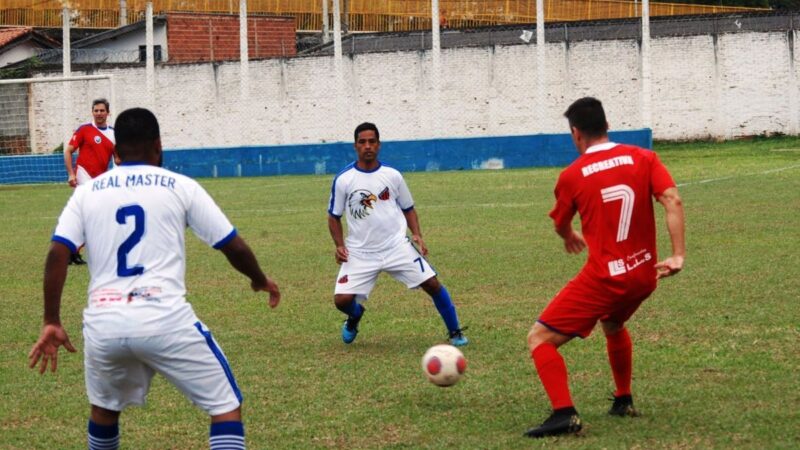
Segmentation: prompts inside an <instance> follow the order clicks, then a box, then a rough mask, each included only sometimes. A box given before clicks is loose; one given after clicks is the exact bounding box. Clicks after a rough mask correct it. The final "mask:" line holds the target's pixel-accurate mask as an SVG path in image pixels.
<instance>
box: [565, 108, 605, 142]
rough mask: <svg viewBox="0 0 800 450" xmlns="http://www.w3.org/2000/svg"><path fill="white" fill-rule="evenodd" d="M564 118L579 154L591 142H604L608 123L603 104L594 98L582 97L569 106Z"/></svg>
mask: <svg viewBox="0 0 800 450" xmlns="http://www.w3.org/2000/svg"><path fill="white" fill-rule="evenodd" d="M564 117H566V118H567V121H568V122H569V128H570V132H571V133H572V140H573V142H575V146H576V147H577V148H578V151H579V152H580V153H583V152H584V151H586V148H588V147H589V146H590V145H591V144H592V143H593V142H595V141H598V140H604V139H605V138H606V136H607V134H608V122H607V121H606V113H605V111H604V110H603V104H602V103H600V100H598V99H596V98H594V97H583V98H581V99H578V100H575V102H574V103H572V104H571V105H569V108H567V111H566V112H565V113H564Z"/></svg>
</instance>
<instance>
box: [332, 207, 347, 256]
mask: <svg viewBox="0 0 800 450" xmlns="http://www.w3.org/2000/svg"><path fill="white" fill-rule="evenodd" d="M328 231H330V233H331V238H332V239H333V245H335V246H336V251H335V252H334V258H335V259H336V264H341V263H343V262H347V257H348V256H349V254H348V251H347V247H345V246H344V230H343V229H342V218H341V217H334V216H331V215H330V214H329V215H328Z"/></svg>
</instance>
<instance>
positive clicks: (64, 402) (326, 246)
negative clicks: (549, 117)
mask: <svg viewBox="0 0 800 450" xmlns="http://www.w3.org/2000/svg"><path fill="white" fill-rule="evenodd" d="M656 149H657V150H658V151H659V154H660V156H661V158H662V160H663V161H664V162H665V163H666V164H667V166H668V167H669V168H670V170H671V171H672V173H673V175H674V177H675V179H676V181H677V182H678V183H679V184H681V185H682V186H681V187H680V191H681V194H682V196H683V198H684V202H685V206H686V213H687V239H688V259H687V263H686V269H685V271H684V272H683V273H681V274H680V275H679V276H677V277H675V278H672V279H668V280H666V281H664V282H663V283H662V284H661V286H660V287H659V289H658V290H657V291H656V293H655V294H654V295H653V296H652V297H651V299H650V300H648V301H647V302H645V304H644V305H643V306H642V308H641V309H640V310H639V312H638V313H637V314H636V315H635V316H634V318H633V320H632V321H631V322H630V324H629V326H630V329H631V334H632V336H633V339H634V346H635V347H634V358H635V370H634V391H635V395H636V402H637V406H638V407H639V409H640V410H641V411H642V412H643V414H644V416H643V417H642V418H639V419H633V420H620V419H618V418H612V417H609V416H607V415H606V413H605V412H606V410H607V408H608V407H609V405H610V402H609V401H608V400H607V397H608V396H609V394H610V392H611V391H612V390H613V383H612V380H611V375H610V371H609V369H608V363H607V360H606V355H605V342H604V339H603V338H602V336H601V333H599V332H596V333H595V334H593V335H592V336H591V337H590V338H589V339H586V340H585V341H576V342H573V343H570V344H569V345H567V346H565V347H564V348H563V354H564V357H565V358H566V361H567V364H568V367H569V369H570V374H571V379H570V380H571V387H572V392H573V396H574V399H575V401H576V404H577V407H578V408H579V410H580V411H581V414H582V416H583V418H584V422H585V423H586V424H587V426H586V432H585V433H584V434H583V436H580V437H567V438H549V439H544V440H539V441H529V440H526V439H524V438H522V437H521V433H522V431H524V430H525V429H526V428H527V427H529V426H531V425H534V424H537V423H538V422H539V421H541V420H542V419H544V417H545V416H546V414H547V410H548V408H549V405H548V402H547V400H546V397H545V395H544V393H543V391H542V388H541V386H540V384H539V381H538V378H537V377H536V374H535V372H534V369H533V366H532V364H531V362H530V359H529V357H528V351H527V348H526V343H525V336H526V334H527V331H528V328H529V327H530V325H531V324H532V323H533V322H534V320H535V319H536V317H537V315H538V313H539V312H540V311H541V309H542V308H543V307H544V305H545V304H546V303H547V301H548V300H549V299H550V298H551V297H552V296H553V295H554V294H555V293H556V292H557V291H558V289H559V288H560V287H561V286H562V285H563V284H564V283H565V282H566V281H567V280H568V279H569V278H570V277H572V276H573V275H574V274H575V273H576V272H577V271H578V269H579V268H580V266H581V265H582V263H583V260H584V258H585V255H582V256H580V257H575V256H570V255H567V254H566V253H564V252H563V249H562V245H561V242H560V240H559V239H558V238H557V236H556V235H555V234H554V233H553V231H552V225H551V223H550V220H549V219H548V217H547V212H548V211H549V209H550V207H551V206H552V202H553V195H552V188H553V185H554V183H555V179H556V176H557V174H558V171H559V169H525V170H504V171H465V172H446V173H408V174H406V178H407V181H408V183H409V185H410V187H411V190H412V193H413V194H414V195H415V200H416V204H417V208H418V212H419V214H420V218H421V222H422V227H423V231H424V232H425V237H426V242H427V244H428V246H429V248H430V250H431V254H430V259H431V261H432V263H433V264H434V266H435V267H436V268H437V270H438V271H439V273H440V279H441V280H442V281H443V282H444V283H445V284H446V285H447V286H448V289H449V290H450V292H451V293H452V295H453V297H454V299H455V301H456V303H457V305H458V307H459V314H460V317H461V320H462V323H463V324H465V325H468V326H469V331H468V336H469V337H470V339H471V340H472V343H471V344H470V346H469V347H467V348H466V349H465V354H466V356H467V358H468V360H469V367H468V372H467V376H466V377H465V379H464V380H462V382H461V383H459V384H458V385H456V386H455V387H452V388H448V389H442V388H437V387H435V386H433V385H432V384H430V383H428V382H427V381H426V380H425V379H424V377H423V375H422V373H421V370H420V367H419V364H420V358H421V356H422V354H423V353H424V351H425V350H426V349H427V348H428V347H429V346H431V345H433V344H435V343H440V342H442V341H444V337H445V336H444V327H443V325H442V324H441V321H440V319H439V317H438V315H437V314H436V311H435V309H434V308H433V306H432V305H431V302H430V300H429V299H427V297H426V296H425V295H424V294H423V293H422V292H416V291H407V290H405V289H404V288H403V287H402V286H401V285H400V284H399V283H396V282H394V281H393V280H391V279H390V278H388V277H383V278H382V279H381V281H380V282H379V284H378V287H377V288H376V290H375V291H374V293H373V295H372V297H371V299H370V301H369V312H368V313H367V315H366V316H365V319H364V321H363V322H362V325H361V334H360V335H359V337H358V340H357V341H356V342H355V343H354V344H353V345H350V346H345V345H343V344H342V343H341V340H340V338H339V326H340V324H341V320H342V316H341V314H340V313H339V312H338V311H336V310H335V308H334V307H333V304H332V291H333V286H334V281H335V280H334V278H335V276H336V273H337V266H336V265H335V263H334V261H333V245H332V243H331V240H330V237H329V236H328V232H327V226H326V212H325V211H326V207H327V200H328V195H329V192H330V182H331V178H332V177H331V176H293V177H274V178H244V179H204V180H200V181H201V183H202V184H203V185H204V186H205V187H206V188H207V189H208V190H209V192H210V193H211V194H212V195H213V196H214V198H215V199H216V200H217V201H218V203H220V205H221V206H222V207H223V209H224V210H225V211H226V213H227V214H228V215H229V217H230V218H231V220H232V222H234V224H235V225H236V226H237V227H238V228H239V230H240V232H241V234H242V236H244V237H245V239H246V240H247V241H248V242H249V243H250V245H251V246H252V247H253V249H254V250H255V251H256V254H257V255H258V257H259V259H260V261H261V262H262V263H263V265H264V267H265V269H266V271H267V272H268V273H269V274H270V275H271V276H273V277H274V278H275V279H276V280H277V282H278V283H279V285H280V287H281V289H282V292H283V301H282V303H281V305H280V306H279V307H278V309H276V310H269V308H268V307H267V306H266V302H265V298H264V296H259V295H256V294H253V293H251V292H250V291H249V289H248V284H247V282H246V280H245V279H244V278H243V277H242V276H240V275H239V274H237V273H236V272H235V271H234V270H233V269H231V268H230V267H228V265H227V263H226V261H225V258H224V257H223V256H222V255H221V254H219V253H218V252H216V251H214V250H212V249H209V248H207V247H205V246H204V245H203V244H202V243H201V242H200V241H199V240H198V239H196V238H190V239H187V252H188V260H189V261H188V270H187V284H188V288H189V293H190V294H189V300H190V301H191V303H192V304H193V306H194V308H195V310H196V312H197V314H198V315H199V317H200V318H201V319H202V320H203V321H204V322H206V323H207V324H208V325H209V327H210V328H211V329H212V330H213V331H214V333H215V336H216V337H217V339H218V340H219V341H220V343H221V345H222V347H223V349H224V350H225V352H226V353H227V356H228V358H229V360H230V362H231V365H232V367H233V370H234V373H235V374H236V377H237V380H238V382H239V385H240V387H241V388H242V391H243V394H244V396H245V403H244V407H243V410H244V414H245V421H246V427H247V438H248V443H249V446H250V448H254V449H263V448H294V449H306V448H470V449H473V448H474V449H512V448H531V447H534V448H539V447H555V448H586V449H596V448H612V449H614V448H639V449H650V448H681V449H683V448H737V449H738V448H752V449H772V448H798V447H800V427H798V423H800V413H799V411H800V394H799V393H798V392H799V391H798V388H799V387H800V375H798V374H800V362H799V361H800V359H799V358H798V349H800V304H798V302H799V301H800V281H798V275H797V274H798V273H800V269H798V267H800V139H795V138H776V139H758V140H752V141H739V142H733V143H724V144H716V143H689V144H658V145H657V148H656ZM709 179H714V180H716V181H710V182H703V180H709ZM69 194H70V190H69V189H68V188H66V187H65V186H17V187H0V207H2V211H3V212H4V216H3V225H4V226H3V227H2V229H0V242H2V246H0V269H2V270H0V301H2V306H3V314H2V315H0V342H1V343H2V344H0V397H1V398H2V402H0V448H3V449H30V448H36V449H56V448H58V449H73V448H75V449H78V448H85V444H84V443H85V428H86V417H87V413H88V404H87V401H86V396H85V393H84V387H83V366H82V357H81V354H80V353H78V354H69V355H66V354H63V353H62V358H61V360H60V365H59V371H58V373H57V374H55V375H53V374H49V373H48V374H47V375H45V376H39V375H38V374H37V373H36V372H34V371H32V370H29V369H27V367H26V357H27V353H28V351H29V349H30V346H31V345H32V344H33V342H34V341H35V340H36V338H37V336H38V333H39V329H40V325H41V314H42V300H41V297H42V295H41V284H42V271H43V269H42V268H43V263H44V255H45V253H46V251H47V248H48V246H49V238H50V235H51V233H52V229H53V227H54V225H55V221H56V218H57V216H58V214H59V213H60V211H61V208H62V207H63V205H64V204H65V202H66V200H67V197H68V196H69ZM659 228H660V230H659V231H660V233H659V240H660V246H661V249H662V255H663V254H665V253H666V250H667V249H668V248H669V240H668V237H667V235H666V234H665V232H664V227H663V216H662V214H661V211H659ZM87 281H88V279H87V270H86V269H85V268H82V267H71V268H70V270H69V279H68V281H67V285H66V287H65V290H64V299H63V306H62V318H63V321H64V324H65V326H66V328H67V330H68V331H69V332H70V333H71V337H72V341H73V343H74V344H76V346H77V347H78V348H79V349H82V338H81V333H80V329H81V311H82V308H83V306H84V304H85V301H86V300H85V297H86V285H87ZM121 424H122V430H123V431H122V433H123V434H122V445H123V448H127V449H165V448H176V449H196V448H203V447H205V446H206V445H207V444H206V437H207V433H208V426H207V419H206V417H205V415H204V413H202V412H201V411H200V410H198V409H196V408H194V407H193V406H192V405H191V404H190V403H189V402H188V401H187V400H185V399H184V398H183V397H182V396H181V395H180V394H179V393H178V392H177V391H176V390H175V389H174V388H173V387H172V386H170V385H169V384H168V383H166V382H165V381H164V380H163V379H162V378H158V377H157V378H156V380H155V382H154V383H153V386H152V389H151V392H150V395H149V398H148V404H147V405H146V406H144V407H141V408H131V409H129V410H128V411H126V412H125V413H124V415H123V418H122V422H121Z"/></svg>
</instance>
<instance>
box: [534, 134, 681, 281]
mask: <svg viewBox="0 0 800 450" xmlns="http://www.w3.org/2000/svg"><path fill="white" fill-rule="evenodd" d="M674 186H675V182H674V181H673V180H672V176H670V174H669V172H668V171H667V169H666V167H664V165H663V164H662V163H661V161H660V160H659V159H658V156H657V155H656V154H655V153H654V152H652V151H650V150H646V149H643V148H639V147H635V146H631V145H623V144H616V143H613V142H608V143H604V144H599V145H595V146H592V147H590V148H589V149H587V151H586V153H585V154H583V155H581V156H580V157H578V159H576V160H575V161H574V162H573V163H572V164H570V165H569V167H567V168H566V169H564V170H563V171H562V172H561V175H560V176H559V178H558V182H557V184H556V188H555V196H556V204H555V206H554V207H553V210H552V211H551V212H550V217H552V218H553V221H554V222H555V224H556V226H557V227H558V226H561V225H565V224H567V223H569V222H571V221H572V218H573V217H574V215H575V213H576V212H577V213H578V214H580V218H581V232H582V233H583V237H584V239H585V240H586V243H587V245H588V246H589V259H588V261H587V263H586V265H585V266H584V268H583V271H582V274H583V275H586V276H589V277H590V278H592V279H593V280H596V281H612V282H615V281H623V280H632V279H639V280H645V281H652V282H654V280H655V276H656V273H655V268H654V267H653V266H654V265H655V263H656V260H657V254H656V225H655V216H654V213H653V198H654V197H657V196H659V195H660V194H661V193H663V192H664V191H665V190H666V189H668V188H670V187H674Z"/></svg>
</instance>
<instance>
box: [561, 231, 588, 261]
mask: <svg viewBox="0 0 800 450" xmlns="http://www.w3.org/2000/svg"><path fill="white" fill-rule="evenodd" d="M585 248H586V241H585V240H583V236H581V234H580V233H578V232H577V231H573V232H572V233H571V234H570V235H569V236H567V237H566V238H564V249H565V250H566V251H567V253H572V254H576V255H577V254H578V253H580V252H582V251H583V249H585Z"/></svg>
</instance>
